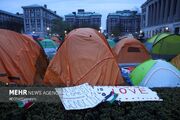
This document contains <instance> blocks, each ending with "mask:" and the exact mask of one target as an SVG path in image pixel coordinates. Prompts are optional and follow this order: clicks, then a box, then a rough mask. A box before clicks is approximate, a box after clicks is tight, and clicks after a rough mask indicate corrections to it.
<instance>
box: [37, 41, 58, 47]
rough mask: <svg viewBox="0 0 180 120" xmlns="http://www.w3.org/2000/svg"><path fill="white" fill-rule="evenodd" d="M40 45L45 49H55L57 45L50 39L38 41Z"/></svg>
mask: <svg viewBox="0 0 180 120" xmlns="http://www.w3.org/2000/svg"><path fill="white" fill-rule="evenodd" d="M40 44H41V45H42V47H43V48H44V49H45V48H57V47H58V44H56V43H55V42H54V41H53V40H51V39H44V40H42V41H40Z"/></svg>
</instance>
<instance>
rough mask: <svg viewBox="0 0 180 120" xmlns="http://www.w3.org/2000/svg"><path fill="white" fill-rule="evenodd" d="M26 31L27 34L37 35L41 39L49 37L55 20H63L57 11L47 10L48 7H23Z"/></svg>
mask: <svg viewBox="0 0 180 120" xmlns="http://www.w3.org/2000/svg"><path fill="white" fill-rule="evenodd" d="M22 8H23V13H24V30H25V33H26V34H32V33H35V34H37V35H39V36H41V37H44V36H46V35H48V34H49V33H50V31H51V26H52V21H53V20H54V19H59V20H62V17H60V16H59V15H57V14H56V11H51V10H49V9H47V5H44V6H40V5H30V6H23V7H22Z"/></svg>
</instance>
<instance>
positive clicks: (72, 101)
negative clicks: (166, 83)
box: [55, 83, 162, 110]
mask: <svg viewBox="0 0 180 120" xmlns="http://www.w3.org/2000/svg"><path fill="white" fill-rule="evenodd" d="M55 89H56V92H57V93H58V95H59V97H60V99H61V101H62V104H63V105H64V107H65V109H66V110H80V109H86V108H93V107H95V106H96V105H98V104H99V103H101V102H102V101H110V102H113V101H115V100H116V101H121V102H134V101H162V99H160V98H159V97H158V95H157V93H156V92H153V91H152V90H151V89H149V88H147V87H140V86H94V87H92V86H90V85H88V83H85V84H82V85H79V86H74V87H64V88H55Z"/></svg>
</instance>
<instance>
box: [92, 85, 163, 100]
mask: <svg viewBox="0 0 180 120" xmlns="http://www.w3.org/2000/svg"><path fill="white" fill-rule="evenodd" d="M93 88H94V90H96V91H97V93H98V94H99V95H101V97H102V99H105V97H106V96H108V95H109V96H110V97H109V98H108V99H107V101H111V100H112V99H113V97H114V94H116V95H117V97H116V100H118V101H121V102H134V101H162V99H160V98H159V97H158V95H157V93H156V92H153V91H152V90H151V89H149V88H147V87H140V86H94V87H93ZM111 92H113V93H114V94H112V95H110V93H111Z"/></svg>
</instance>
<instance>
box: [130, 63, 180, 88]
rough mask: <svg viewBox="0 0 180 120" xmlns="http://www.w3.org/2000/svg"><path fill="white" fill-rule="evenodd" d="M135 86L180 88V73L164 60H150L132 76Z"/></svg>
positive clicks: (134, 71) (140, 66)
mask: <svg viewBox="0 0 180 120" xmlns="http://www.w3.org/2000/svg"><path fill="white" fill-rule="evenodd" d="M130 78H131V82H132V84H133V85H139V86H147V87H177V86H178V87H180V71H178V70H177V69H176V68H175V67H174V66H173V65H171V64H170V63H168V62H166V61H163V60H148V61H146V62H144V63H142V64H140V65H139V66H137V67H136V68H135V69H134V70H133V71H132V73H131V74H130Z"/></svg>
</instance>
